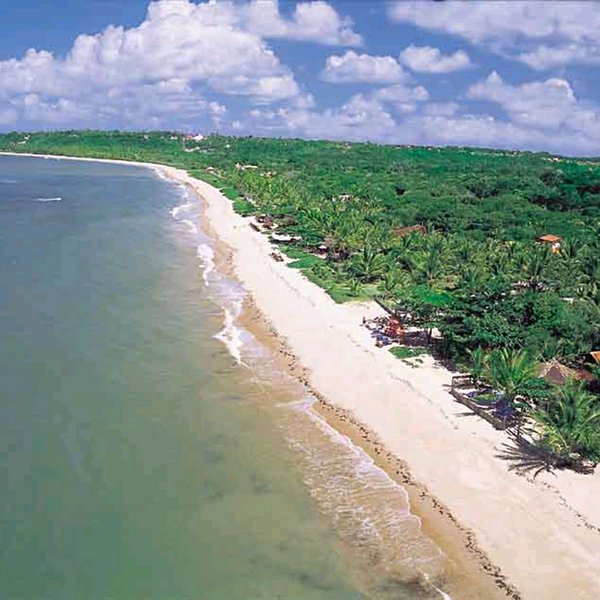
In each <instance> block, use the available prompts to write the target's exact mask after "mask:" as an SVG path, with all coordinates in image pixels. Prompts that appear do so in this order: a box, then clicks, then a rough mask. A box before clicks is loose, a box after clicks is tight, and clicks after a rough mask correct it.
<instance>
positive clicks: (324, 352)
mask: <svg viewBox="0 0 600 600" xmlns="http://www.w3.org/2000/svg"><path fill="white" fill-rule="evenodd" d="M34 156H39V155H34ZM62 158H66V157H62ZM75 160H95V159H81V158H75ZM104 162H115V163H123V162H125V164H130V165H131V164H135V165H137V166H143V167H149V168H154V169H157V170H159V171H160V172H162V173H163V174H164V175H165V176H167V177H168V178H170V179H173V180H175V181H177V182H179V183H184V184H186V185H188V186H189V187H190V188H192V189H193V190H194V191H195V192H196V193H197V194H198V195H199V196H200V197H201V198H202V201H203V203H204V212H205V215H206V217H207V219H208V221H209V224H210V226H211V228H212V229H213V230H214V232H215V233H216V235H217V236H218V238H219V239H220V240H221V241H222V242H224V243H225V244H226V245H227V246H229V247H230V248H231V249H232V252H233V268H234V271H235V274H236V275H237V277H238V278H239V280H240V281H241V282H242V284H243V285H244V287H245V288H246V289H247V291H248V292H249V293H250V295H251V297H252V299H253V301H254V303H255V305H256V307H257V309H258V310H259V311H260V312H261V314H262V315H263V316H264V318H265V319H266V320H267V321H268V322H269V323H270V324H271V325H272V327H273V328H274V329H275V330H276V332H277V333H278V334H279V335H280V336H281V337H282V338H283V340H284V341H285V343H286V345H287V347H288V348H289V350H290V351H291V352H292V353H293V354H294V355H295V356H296V357H297V359H298V361H299V363H300V364H301V365H302V367H303V369H304V370H305V372H306V378H307V384H309V385H310V386H311V388H312V389H313V390H314V391H315V392H316V393H317V394H318V395H319V397H320V398H322V399H323V401H324V402H325V404H324V405H323V414H325V416H328V417H329V419H330V422H331V423H333V424H334V426H335V424H336V423H337V424H338V425H340V426H347V427H348V428H349V429H353V428H354V429H353V431H354V433H355V434H356V437H357V438H360V437H362V438H363V443H364V444H366V445H367V446H369V447H370V450H371V452H373V453H374V454H375V455H382V454H383V455H385V457H386V460H388V461H390V460H392V459H395V460H396V461H401V462H402V464H403V465H407V466H408V469H409V471H410V477H411V479H414V481H416V482H418V483H417V484H415V485H417V486H420V489H421V490H422V492H423V493H425V494H427V495H428V497H429V498H431V499H433V501H435V502H436V503H437V504H438V508H439V510H440V511H448V512H449V514H450V515H451V516H452V519H454V520H455V521H456V523H457V524H459V525H460V527H461V528H463V529H464V531H465V533H466V534H469V535H470V536H471V537H470V538H469V539H470V540H471V541H470V543H471V546H472V550H473V552H475V553H480V555H481V561H482V568H486V565H487V568H488V569H493V570H494V572H493V576H494V577H495V578H496V579H497V582H498V583H499V584H500V585H502V586H503V589H504V591H505V592H506V594H507V595H508V596H511V597H519V595H522V597H524V598H564V597H569V598H596V597H600V580H599V578H598V576H597V574H596V566H597V564H598V562H599V561H600V556H599V552H600V530H599V529H598V527H600V508H599V507H598V506H597V505H596V504H597V503H594V501H593V499H594V498H595V497H596V498H597V497H598V492H599V491H600V473H599V472H598V470H597V471H596V473H595V474H594V475H593V476H587V477H584V476H581V475H577V474H574V473H570V472H564V473H557V474H555V475H552V476H551V475H546V474H543V475H542V476H541V477H540V478H538V480H537V481H533V480H531V479H529V478H526V477H524V476H520V475H518V474H517V473H514V472H511V471H509V469H508V466H507V463H506V462H505V461H503V460H501V459H500V458H498V456H497V454H498V452H499V450H500V449H501V448H502V446H503V444H505V443H506V442H507V439H506V438H505V436H503V435H502V434H501V433H499V432H496V431H495V430H493V429H491V428H489V426H488V425H487V424H486V423H483V422H481V421H479V420H477V419H475V418H466V417H464V416H463V415H464V413H463V409H462V408H460V407H459V406H458V405H457V404H456V403H454V402H453V401H452V399H451V397H450V396H449V394H448V393H447V389H446V388H445V387H444V386H445V385H447V384H448V383H449V380H450V376H451V374H450V373H449V372H448V371H446V370H445V369H443V368H442V367H440V366H437V365H435V364H434V363H433V362H432V361H429V360H427V361H425V364H424V366H423V367H418V368H411V367H410V366H407V365H405V364H404V363H402V361H399V360H397V359H396V358H394V357H393V356H392V355H391V354H389V353H387V352H385V350H381V349H377V348H375V347H374V345H373V343H372V340H371V338H370V336H369V334H368V332H367V331H366V330H364V328H361V327H360V321H361V318H362V317H363V316H372V315H374V314H377V312H378V311H379V309H378V307H376V306H374V305H371V304H369V305H356V304H350V305H337V304H335V303H334V302H333V301H332V300H331V299H330V298H329V297H328V296H327V295H326V294H325V292H324V291H323V290H321V289H320V288H318V287H317V286H316V285H314V284H312V283H311V282H309V281H308V280H307V279H306V278H304V277H303V276H302V274H301V273H299V272H298V271H296V270H292V269H288V268H287V267H286V266H285V265H284V264H281V263H276V262H275V261H273V260H272V259H271V258H270V257H269V254H270V252H271V251H272V248H271V245H270V243H269V241H268V240H267V239H266V237H264V236H262V235H261V234H259V233H257V232H255V231H253V230H252V229H251V228H250V227H248V224H247V221H246V220H245V219H244V218H243V217H241V216H239V215H237V214H236V213H235V212H234V211H233V207H232V204H231V202H230V201H229V200H228V199H226V198H225V197H224V196H223V195H222V194H221V192H220V191H219V190H217V189H216V188H214V187H212V186H210V185H209V184H207V183H205V182H202V181H200V180H197V179H194V178H192V177H191V176H189V175H188V174H187V173H185V172H184V171H180V170H177V169H175V168H173V167H168V166H163V165H155V164H148V163H133V162H126V161H104ZM332 357H334V360H332ZM344 423H346V425H344ZM360 432H362V435H361V434H360ZM350 433H351V432H350ZM365 438H366V439H365ZM358 441H359V442H360V440H358ZM388 468H389V465H388ZM438 499H439V500H441V501H443V505H442V504H441V503H439V500H438ZM486 561H487V562H486ZM500 569H501V570H500ZM517 589H518V592H517Z"/></svg>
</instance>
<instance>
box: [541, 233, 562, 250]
mask: <svg viewBox="0 0 600 600" xmlns="http://www.w3.org/2000/svg"><path fill="white" fill-rule="evenodd" d="M537 242H538V243H539V244H550V247H551V250H552V252H558V251H559V250H560V244H561V242H562V238H561V237H560V236H558V235H554V234H553V233H547V234H545V235H541V236H540V237H539V238H537Z"/></svg>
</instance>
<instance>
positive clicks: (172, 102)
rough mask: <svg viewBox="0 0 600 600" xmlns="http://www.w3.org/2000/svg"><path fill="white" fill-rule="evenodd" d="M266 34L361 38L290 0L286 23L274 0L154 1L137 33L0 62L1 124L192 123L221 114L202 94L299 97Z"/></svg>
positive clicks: (319, 6)
mask: <svg viewBox="0 0 600 600" xmlns="http://www.w3.org/2000/svg"><path fill="white" fill-rule="evenodd" d="M266 37H269V38H288V39H296V40H307V41H318V42H319V43H323V44H359V43H360V42H361V39H360V36H359V35H358V34H356V33H355V32H354V31H353V29H352V23H351V21H350V20H349V19H348V18H345V17H341V16H340V15H339V14H338V13H337V12H336V11H335V10H334V9H333V8H332V7H331V6H330V5H329V4H328V3H327V2H323V1H321V0H317V1H315V2H303V3H299V4H297V5H296V7H295V10H294V12H293V14H292V15H291V17H290V18H287V19H286V18H284V17H283V16H282V15H281V13H280V11H279V6H278V4H277V2H276V1H274V0H260V1H259V0H256V1H252V2H247V3H243V4H240V3H233V2H212V1H207V2H201V3H199V4H196V3H194V2H191V1H189V0H159V1H157V2H152V3H151V4H150V5H149V7H148V11H147V15H146V18H145V20H144V21H143V22H142V23H141V24H140V25H139V26H138V27H134V28H131V29H125V28H123V27H115V26H110V27H107V28H106V29H105V30H104V31H103V32H101V33H99V34H97V35H80V36H79V37H77V39H76V40H75V42H74V43H73V46H72V47H71V49H70V50H69V51H68V53H67V54H66V55H65V56H64V57H57V56H54V55H53V54H52V53H51V52H47V51H44V50H41V51H37V50H33V49H31V50H28V51H27V52H26V53H25V55H24V56H22V57H21V58H14V59H10V60H4V61H0V119H1V120H2V123H14V122H19V123H23V124H28V123H29V124H32V125H36V124H49V125H58V124H63V125H73V126H78V125H80V124H87V125H89V124H90V123H94V124H95V125H96V126H106V125H112V124H114V125H121V126H131V127H135V126H145V127H147V126H161V124H162V123H165V122H169V123H171V124H172V123H173V122H174V121H175V122H177V123H178V126H182V125H183V126H186V125H188V124H189V125H191V124H192V123H193V122H194V118H196V121H197V120H198V118H204V119H209V120H210V119H213V121H214V119H216V118H218V117H219V116H220V115H222V110H221V109H220V108H219V109H216V108H215V107H216V106H219V107H220V106H221V105H217V104H215V103H214V102H211V101H210V100H209V99H208V98H207V96H208V95H210V94H214V93H217V94H223V95H230V96H245V97H248V98H249V99H250V101H252V102H254V103H258V104H268V103H271V102H278V101H292V102H296V101H298V102H299V101H302V100H301V97H304V99H306V98H307V96H306V95H305V94H302V92H301V90H300V88H299V85H298V83H297V82H296V79H295V77H294V75H293V74H292V72H291V71H290V70H289V69H288V68H287V67H285V66H284V65H283V64H282V63H281V62H280V60H279V58H278V57H277V56H276V55H275V53H274V52H273V50H272V49H271V48H269V46H268V45H267V43H266V42H265V41H264V39H263V38H266ZM136 102H138V103H139V104H138V105H137V106H136ZM169 115H170V118H169ZM88 119H89V120H88Z"/></svg>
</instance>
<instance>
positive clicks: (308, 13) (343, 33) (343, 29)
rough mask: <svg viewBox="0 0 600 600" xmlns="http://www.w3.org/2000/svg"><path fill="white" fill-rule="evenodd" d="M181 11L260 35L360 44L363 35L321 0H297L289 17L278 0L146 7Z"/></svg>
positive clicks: (159, 2)
mask: <svg viewBox="0 0 600 600" xmlns="http://www.w3.org/2000/svg"><path fill="white" fill-rule="evenodd" d="M174 14H178V15H182V16H185V17H186V18H188V19H193V20H196V21H199V22H202V23H203V24H204V25H208V26H216V27H218V26H224V25H229V26H234V27H236V28H239V29H241V30H243V31H247V32H249V33H253V34H255V35H258V36H260V37H263V38H284V39H290V40H299V41H310V42H316V43H319V44H324V45H332V46H360V45H361V44H362V37H361V36H360V35H359V34H358V33H356V32H355V31H354V24H353V22H352V19H351V18H350V17H347V16H342V15H340V14H338V12H337V11H336V10H335V9H334V8H333V7H332V6H331V4H329V3H327V2H324V1H323V0H313V1H309V2H300V3H298V4H296V5H295V8H294V12H293V14H292V16H291V18H289V19H286V18H284V17H283V16H282V14H281V12H280V10H279V2H278V0H251V1H250V2H244V3H239V2H237V3H236V2H233V0H231V1H229V0H221V1H218V2H215V1H210V0H209V1H206V2H202V3H200V4H195V3H194V2H191V1H190V0H156V1H155V2H152V3H151V4H150V6H149V8H148V17H149V18H165V17H168V16H170V15H174Z"/></svg>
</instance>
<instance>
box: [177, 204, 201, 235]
mask: <svg viewBox="0 0 600 600" xmlns="http://www.w3.org/2000/svg"><path fill="white" fill-rule="evenodd" d="M194 206H195V205H194V203H193V202H185V203H184V204H180V205H179V206H176V207H175V208H173V209H172V210H171V216H172V217H173V218H174V219H175V220H176V221H179V222H180V223H182V224H183V225H185V226H186V227H187V228H188V229H189V230H190V232H191V233H194V234H198V226H197V225H196V223H194V221H192V220H191V219H189V218H186V217H188V216H191V215H190V214H189V213H190V212H191V210H192V209H193V208H194Z"/></svg>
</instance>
